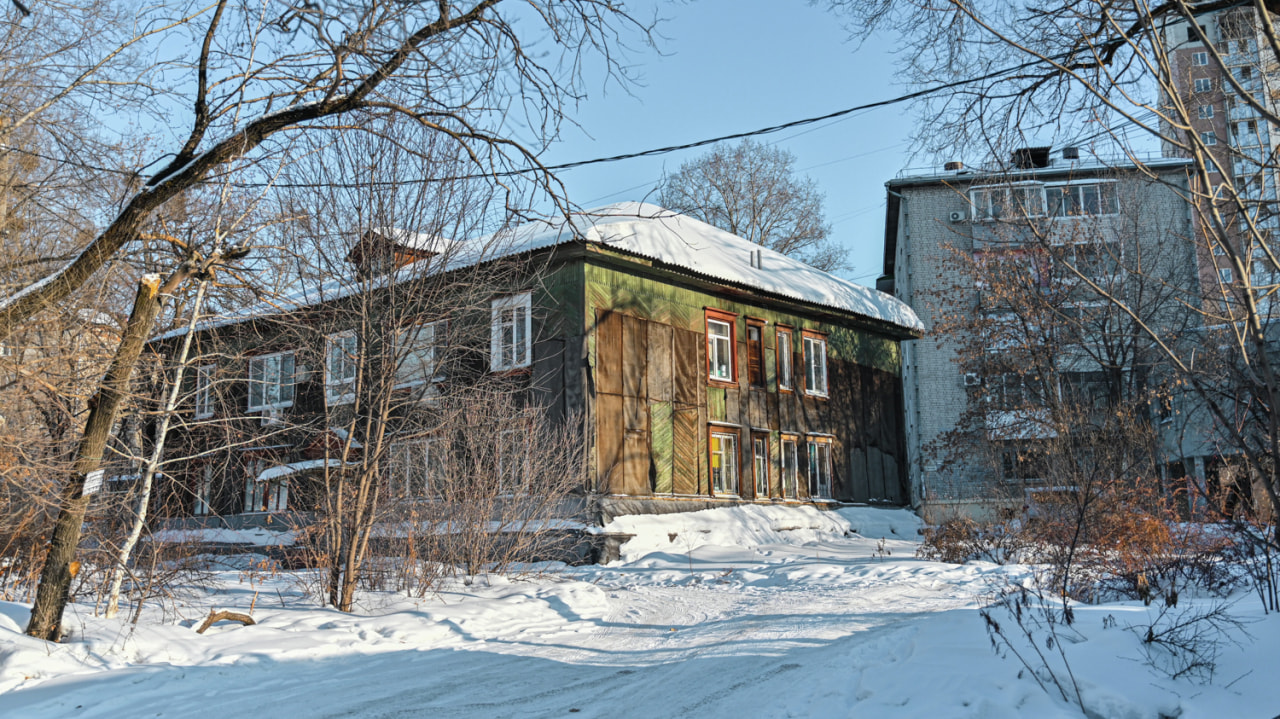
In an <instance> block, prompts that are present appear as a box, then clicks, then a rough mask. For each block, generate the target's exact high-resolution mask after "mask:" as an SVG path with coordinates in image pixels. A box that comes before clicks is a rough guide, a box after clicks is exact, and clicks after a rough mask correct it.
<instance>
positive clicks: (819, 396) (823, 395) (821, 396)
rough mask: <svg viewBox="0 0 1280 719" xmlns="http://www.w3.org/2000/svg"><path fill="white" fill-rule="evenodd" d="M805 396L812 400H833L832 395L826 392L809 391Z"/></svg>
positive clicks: (806, 391)
mask: <svg viewBox="0 0 1280 719" xmlns="http://www.w3.org/2000/svg"><path fill="white" fill-rule="evenodd" d="M804 396H805V397H809V398H811V399H831V395H830V394H828V393H826V392H810V391H809V390H805V391H804Z"/></svg>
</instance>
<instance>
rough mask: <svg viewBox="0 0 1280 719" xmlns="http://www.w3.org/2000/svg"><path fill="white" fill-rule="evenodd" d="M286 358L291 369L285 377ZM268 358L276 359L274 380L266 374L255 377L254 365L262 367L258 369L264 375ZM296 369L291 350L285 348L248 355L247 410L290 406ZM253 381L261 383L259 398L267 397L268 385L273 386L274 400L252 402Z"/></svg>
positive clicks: (291, 404)
mask: <svg viewBox="0 0 1280 719" xmlns="http://www.w3.org/2000/svg"><path fill="white" fill-rule="evenodd" d="M286 358H287V359H288V360H289V365H290V370H291V371H290V372H289V376H288V377H287V378H286V377H285V376H284V361H285V359H286ZM270 360H275V361H276V362H275V367H274V369H275V375H276V376H275V378H274V381H272V380H269V379H268V378H267V377H266V376H264V377H262V378H261V379H255V378H254V367H255V366H258V367H261V368H262V369H261V370H259V372H260V373H261V374H263V375H265V374H266V369H267V368H268V366H269V365H268V362H269V361H270ZM296 369H297V364H296V361H295V358H294V355H293V350H287V351H284V352H272V353H271V354H264V355H255V356H253V357H250V358H249V362H248V375H249V379H248V389H249V397H248V407H249V411H250V412H261V411H263V410H268V409H280V408H284V407H292V406H293V395H294V387H293V376H294V371H296ZM255 382H256V383H259V384H261V385H262V392H261V399H263V400H265V399H266V398H267V395H268V392H267V388H268V387H274V388H275V395H276V400H275V401H274V402H266V401H263V402H260V403H259V404H254V403H253V387H254V383H255Z"/></svg>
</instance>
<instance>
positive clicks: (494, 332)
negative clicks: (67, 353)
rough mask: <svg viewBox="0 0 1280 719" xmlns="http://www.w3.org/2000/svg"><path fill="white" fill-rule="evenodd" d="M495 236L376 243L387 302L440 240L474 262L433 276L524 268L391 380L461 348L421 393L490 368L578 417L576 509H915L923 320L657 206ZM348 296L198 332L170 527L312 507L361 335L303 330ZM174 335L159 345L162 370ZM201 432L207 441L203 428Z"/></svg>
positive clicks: (423, 333) (371, 251) (224, 321)
mask: <svg viewBox="0 0 1280 719" xmlns="http://www.w3.org/2000/svg"><path fill="white" fill-rule="evenodd" d="M496 239H498V240H500V241H497V242H495V238H483V239H477V240H474V241H470V242H468V241H465V240H464V241H458V242H453V241H449V242H446V241H443V240H424V239H423V238H422V237H420V236H417V235H412V234H409V233H396V232H388V231H374V232H372V233H366V235H365V236H364V239H363V240H362V241H361V244H360V245H358V246H357V248H356V251H353V252H352V254H351V258H352V259H353V260H355V261H357V263H358V264H360V265H361V266H362V267H363V268H364V269H365V271H366V274H367V273H368V271H369V269H370V267H371V266H373V265H371V264H370V258H381V259H380V260H379V262H381V263H382V264H381V265H377V268H378V269H389V270H391V271H393V272H394V275H393V278H392V281H391V282H390V284H388V285H385V286H384V289H382V290H375V291H383V292H386V291H390V290H387V289H385V287H394V286H395V284H396V283H397V282H400V281H401V279H402V278H403V279H404V280H405V281H408V278H412V277H413V276H414V273H415V266H416V264H417V263H420V262H423V261H424V260H423V258H425V257H430V256H432V255H434V254H436V253H437V252H438V251H439V250H440V247H439V245H440V244H442V243H443V244H447V245H449V246H450V247H451V248H453V249H457V248H458V247H465V246H467V245H468V244H471V245H474V246H475V247H484V248H486V250H485V253H484V254H483V255H481V254H477V255H475V256H470V257H469V256H468V255H467V254H466V253H465V252H459V253H457V254H456V256H455V257H453V258H451V259H450V260H449V262H447V263H444V265H443V266H442V264H441V263H438V262H437V263H436V265H435V266H434V268H433V270H432V271H433V272H442V273H445V274H447V273H450V272H460V271H462V270H463V269H464V268H466V267H469V266H473V265H474V264H476V263H484V262H494V261H497V260H498V259H502V260H504V261H512V260H514V261H518V262H519V263H520V267H521V268H522V270H521V271H520V272H518V273H512V274H510V275H509V279H508V282H509V286H507V287H503V288H502V289H501V291H500V292H494V293H491V294H490V295H489V296H488V297H487V298H486V299H485V300H484V302H485V306H484V307H483V308H481V313H480V315H479V316H481V317H483V318H484V320H485V321H486V322H487V323H488V325H489V326H488V328H487V330H486V332H485V333H484V334H483V335H478V334H476V333H472V334H471V335H469V337H470V338H471V339H469V340H468V339H466V337H467V336H468V335H466V333H455V332H453V331H452V330H450V331H445V330H444V328H445V327H446V326H448V323H447V322H445V321H441V320H436V317H437V316H438V315H431V316H430V317H428V318H426V319H427V320H431V322H430V323H429V324H423V325H420V327H421V328H422V329H419V330H418V337H419V338H425V339H421V341H420V342H419V345H418V346H419V349H421V348H424V347H425V348H427V351H426V352H419V353H418V356H417V358H416V359H414V360H413V361H412V362H405V363H402V364H401V365H400V367H401V369H403V368H404V367H406V366H408V367H410V368H411V369H415V370H417V371H421V368H422V367H423V366H424V365H425V366H428V367H430V365H431V361H432V360H431V357H432V356H439V355H440V354H441V353H442V352H443V350H444V347H445V345H446V344H447V343H449V342H457V341H461V342H468V341H469V342H470V343H471V344H473V345H476V344H478V345H480V346H475V347H471V348H470V350H471V354H472V356H473V357H476V356H478V357H483V358H485V359H484V360H483V362H482V363H481V364H480V366H479V367H477V366H476V363H475V362H472V364H471V365H470V366H471V373H470V375H467V373H466V372H456V373H453V374H455V375H456V378H451V377H446V376H444V374H448V373H440V372H439V371H438V370H436V369H434V368H431V369H428V370H427V375H428V376H427V377H426V379H425V380H423V381H425V382H427V383H438V385H439V386H438V387H433V389H432V391H431V392H428V393H425V394H426V395H435V396H439V394H440V393H442V392H448V391H449V390H448V385H449V382H450V381H464V380H463V379H462V377H463V376H471V377H473V378H474V377H475V376H476V374H475V373H476V372H488V373H501V374H502V375H503V376H505V377H509V378H510V381H511V382H515V383H519V384H520V386H521V387H522V388H523V391H525V392H527V394H528V397H529V398H530V401H531V402H533V403H534V404H536V406H538V407H540V408H541V411H543V412H545V413H547V415H548V416H550V417H553V418H556V419H561V418H566V417H575V418H581V421H582V422H583V424H584V427H585V432H584V434H585V441H586V442H587V445H588V446H587V451H586V459H585V464H586V467H585V468H584V471H583V488H582V489H583V497H584V498H586V497H590V498H591V499H592V500H594V501H593V502H592V503H591V506H592V507H596V508H598V510H599V514H600V515H603V517H606V518H607V517H608V516H612V515H616V514H626V513H636V512H661V511H681V510H687V509H698V508H704V507H707V506H716V505H719V504H723V503H736V502H827V503H830V502H836V501H851V502H885V503H891V504H904V503H906V502H907V500H908V494H907V488H906V461H905V444H904V429H903V421H902V416H903V411H902V381H901V360H900V354H899V342H900V341H901V340H904V339H909V338H913V337H918V336H919V334H920V331H921V325H920V323H919V320H918V319H917V318H916V315H915V314H914V313H913V312H912V311H911V309H910V308H908V307H907V306H906V305H905V304H904V303H902V302H900V301H898V300H896V299H895V298H893V297H891V296H889V295H886V294H884V293H880V292H877V291H875V290H872V289H868V288H866V287H862V286H859V285H856V284H853V283H850V282H848V281H845V280H843V279H840V278H837V277H835V276H832V275H830V274H827V273H825V272H822V271H819V270H817V269H814V268H812V267H809V266H808V265H805V264H803V263H801V262H799V261H797V260H794V259H791V258H789V257H786V256H784V255H781V254H779V253H777V252H774V251H772V250H769V249H767V248H764V247H761V246H759V245H756V244H753V243H751V242H748V241H746V240H744V239H742V238H739V237H736V236H734V235H732V234H730V233H727V232H724V231H722V230H719V229H716V228H714V227H711V226H710V225H707V224H705V223H702V222H699V221H697V220H694V219H691V218H688V217H685V216H682V215H677V214H674V213H670V212H668V211H665V210H662V209H661V208H658V207H654V206H652V205H644V204H638V203H623V204H618V205H612V206H609V207H605V208H601V209H598V210H594V211H591V212H587V213H583V214H582V215H580V216H577V217H575V218H574V219H573V221H572V222H559V223H533V224H528V225H524V226H521V227H519V228H516V229H515V230H513V231H510V232H509V233H506V234H504V235H502V236H501V237H499V238H496ZM495 248H497V249H495ZM397 265H398V266H399V267H398V269H396V266H397ZM356 274H359V273H358V272H355V271H354V268H353V275H356ZM354 287H355V285H351V286H350V287H348V288H347V289H341V288H340V287H339V286H338V285H331V286H330V287H329V288H328V289H327V290H323V291H319V292H311V293H304V294H300V295H298V296H296V297H294V298H290V299H288V300H287V301H277V302H273V303H271V304H269V305H264V306H260V307H255V308H250V309H247V310H244V311H241V312H237V313H233V314H229V315H227V316H224V317H218V318H212V319H210V320H208V321H205V322H203V323H201V324H200V325H198V326H197V330H196V331H197V336H196V338H195V339H196V340H197V342H196V344H197V345H198V346H199V351H200V352H201V354H202V356H209V357H217V358H218V359H217V360H216V361H213V362H210V363H207V364H203V365H201V366H200V367H199V368H198V369H197V371H196V372H195V373H194V376H195V380H194V381H195V383H196V384H195V386H194V387H193V389H192V392H191V395H192V396H193V401H192V403H191V405H192V406H191V407H190V411H189V413H188V414H189V415H190V416H189V418H188V419H189V420H194V419H196V418H199V420H201V421H188V422H186V423H185V425H184V428H183V429H182V430H180V432H179V434H180V435H181V436H180V437H178V438H177V439H176V441H174V442H173V446H174V447H175V450H174V451H175V452H182V453H185V454H184V456H186V455H191V456H198V459H194V460H191V461H190V462H185V461H184V462H175V463H174V464H173V465H172V466H170V467H169V468H168V475H169V476H170V477H172V478H173V479H174V481H176V482H177V483H178V484H177V485H176V486H175V490H176V491H177V495H176V496H177V497H179V501H180V504H181V505H182V507H183V509H182V513H183V514H196V515H199V514H217V515H220V516H224V517H225V516H227V515H237V514H254V515H262V514H270V513H273V512H281V511H286V510H295V509H297V510H306V509H307V507H306V506H305V504H304V503H303V498H304V497H306V496H307V493H306V491H305V490H304V487H303V485H305V483H306V481H307V479H306V478H307V477H308V476H309V475H310V474H314V473H316V472H321V471H324V470H326V469H331V467H332V464H331V459H329V458H330V457H331V456H332V445H333V444H334V443H335V442H341V441H344V440H345V439H346V437H345V436H344V432H343V431H342V430H341V429H335V428H334V427H333V426H332V424H333V423H332V422H331V421H328V420H326V419H324V418H323V417H322V415H323V413H324V412H325V410H326V409H331V408H332V407H333V406H334V405H335V404H336V403H340V402H342V401H344V390H343V388H344V387H345V386H347V385H346V384H345V383H347V382H348V381H351V380H352V379H353V378H354V375H355V371H354V370H353V369H352V363H351V358H352V357H353V356H355V355H358V353H359V352H361V351H362V348H363V347H364V341H365V340H364V338H362V337H361V336H360V328H359V326H356V325H355V324H353V326H352V327H350V328H345V329H344V328H341V327H335V326H333V325H332V323H330V324H328V325H326V326H325V329H324V330H323V331H321V330H319V329H317V330H316V332H315V333H314V336H313V337H311V338H310V339H308V335H307V334H306V333H305V332H299V331H297V328H299V327H305V326H307V325H308V323H309V322H310V321H311V318H315V317H318V316H326V317H330V318H332V317H333V316H335V313H334V312H327V313H326V308H337V307H340V306H342V305H343V303H350V302H352V298H353V297H354V296H355V294H354V293H355V292H356V290H355V289H353V288H354ZM437 304H438V301H437ZM428 309H430V308H426V307H424V308H423V310H424V312H426V311H427V310H428ZM437 309H438V308H437ZM428 314H429V313H428ZM286 329H288V330H289V331H285V330H286ZM181 336H182V333H181V332H174V333H170V334H168V335H164V336H162V337H159V338H156V339H155V340H153V345H154V346H155V347H157V348H159V349H160V351H162V352H163V353H165V354H168V355H170V356H172V355H173V354H174V352H175V350H176V348H177V346H178V344H177V343H178V342H179V340H180V339H181ZM480 336H487V339H488V342H487V345H488V346H483V345H484V344H486V343H484V342H477V340H476V338H477V337H480ZM215 348H216V349H215ZM424 358H425V359H424ZM406 383H408V382H406ZM347 397H348V398H347V400H346V401H350V400H349V395H347ZM202 422H204V423H207V424H210V425H217V426H219V427H220V428H221V430H220V431H218V432H206V433H204V434H202V429H201V427H202ZM229 426H233V427H236V428H237V429H236V433H235V437H236V440H235V441H234V442H229V441H228V440H227V439H226V438H227V437H228V436H229V435H228V433H227V432H226V431H225V429H226V428H227V427H229ZM256 434H261V435H262V436H263V437H264V439H263V440H262V441H255V435H256ZM523 441H525V442H537V438H536V437H526V438H524V439H523ZM218 442H221V443H222V444H223V445H225V446H211V445H212V444H214V443H218ZM423 461H426V460H425V459H424V460H423ZM599 518H601V517H599V516H598V517H597V519H599Z"/></svg>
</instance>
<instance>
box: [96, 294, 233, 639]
mask: <svg viewBox="0 0 1280 719" xmlns="http://www.w3.org/2000/svg"><path fill="white" fill-rule="evenodd" d="M208 284H209V283H208V281H202V282H201V283H200V286H199V288H197V290H196V298H195V302H194V303H193V304H192V306H191V318H190V320H188V322H187V335H186V337H185V338H183V340H182V351H181V352H180V353H179V354H178V366H177V369H176V370H175V371H174V375H173V386H172V387H171V388H170V390H169V396H168V397H167V398H166V399H165V403H164V411H163V414H162V415H161V417H160V429H159V431H158V432H157V433H156V440H155V446H154V447H153V448H152V450H151V456H150V457H149V458H148V459H147V464H146V466H145V467H144V468H143V470H142V490H141V493H140V495H139V496H138V510H137V512H136V513H135V514H134V518H133V528H132V529H131V530H130V531H129V536H128V537H127V538H126V539H125V541H124V544H123V545H122V546H121V547H120V555H119V557H117V559H116V565H115V567H114V568H113V569H112V570H111V592H110V595H109V597H108V599H107V611H106V616H107V619H114V618H115V616H116V614H118V613H119V611H120V585H121V584H123V583H124V574H125V567H127V566H128V565H129V557H130V555H132V554H133V549H134V547H136V546H137V545H138V540H139V538H141V537H142V528H143V527H144V526H145V525H146V523H147V506H148V505H149V504H150V502H151V485H152V483H153V482H154V481H155V475H156V469H157V468H158V467H159V466H160V462H161V460H162V459H163V458H164V444H165V438H166V437H167V436H168V434H169V423H170V421H171V420H172V419H173V415H174V412H175V411H177V406H178V396H179V395H180V394H181V392H182V378H183V375H184V374H185V370H186V368H187V357H188V356H190V354H191V340H192V338H193V337H194V336H195V326H196V320H197V319H198V318H199V316H200V305H201V304H202V303H203V302H204V293H205V288H206V287H207V286H208Z"/></svg>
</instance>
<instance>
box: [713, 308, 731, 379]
mask: <svg viewBox="0 0 1280 719" xmlns="http://www.w3.org/2000/svg"><path fill="white" fill-rule="evenodd" d="M721 328H723V333H722V332H721ZM733 345H734V342H733V323H732V322H729V321H727V320H722V319H718V318H715V317H708V318H707V379H710V380H715V381H717V382H733V367H734V365H735V364H736V363H735V362H734V356H733V351H734V346H733ZM722 354H727V355H728V358H727V361H725V362H721V359H722V357H721V355H722ZM721 369H724V370H727V372H728V374H723V373H721V371H720V370H721Z"/></svg>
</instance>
